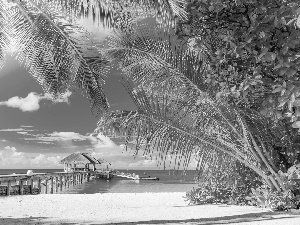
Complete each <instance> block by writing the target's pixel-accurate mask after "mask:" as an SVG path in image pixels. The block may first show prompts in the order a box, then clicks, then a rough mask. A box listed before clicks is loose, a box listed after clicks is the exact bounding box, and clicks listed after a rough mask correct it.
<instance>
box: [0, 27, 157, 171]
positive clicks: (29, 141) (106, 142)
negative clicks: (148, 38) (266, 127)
mask: <svg viewBox="0 0 300 225" xmlns="http://www.w3.org/2000/svg"><path fill="white" fill-rule="evenodd" d="M93 29H95V28H93ZM97 35H98V37H99V38H104V37H105V35H107V34H106V33H105V32H102V31H98V32H97ZM120 77H121V75H120V71H117V70H116V69H113V70H111V72H110V74H109V76H108V78H107V81H106V84H105V87H104V89H105V92H106V94H107V97H108V100H109V103H110V105H111V108H112V109H113V110H114V109H128V110H130V109H134V108H135V107H134V104H133V103H132V101H131V100H130V98H129V96H128V95H127V93H126V91H125V90H124V88H123V87H122V85H121V84H120V83H119V79H120ZM96 123H97V118H95V117H94V116H93V115H92V114H91V111H90V108H89V101H88V99H86V98H84V97H82V96H81V95H80V94H78V93H72V92H69V93H67V95H66V96H64V97H62V98H61V99H57V100H55V101H53V100H52V99H51V97H49V96H47V95H45V94H44V93H43V91H42V88H41V86H40V85H39V84H38V83H37V82H36V80H34V79H33V78H32V77H31V76H30V75H29V73H28V71H27V70H26V69H25V68H24V67H23V66H21V65H19V63H18V61H16V60H15V59H14V58H12V57H11V56H8V57H7V60H6V64H5V66H4V68H2V69H1V70H0V169H10V168H26V169H29V168H32V169H33V168H63V166H62V165H60V164H59V161H60V160H61V159H62V158H64V157H66V156H68V155H69V154H71V153H73V152H77V151H81V152H91V153H93V154H96V156H99V157H102V158H104V159H106V160H107V161H109V162H111V163H112V166H113V168H116V169H118V168H120V169H121V168H128V169H130V168H132V169H133V168H134V169H136V168H143V169H147V168H155V165H156V162H155V161H149V160H143V159H142V158H137V159H134V158H133V157H132V154H133V153H132V152H124V153H123V149H122V148H121V147H120V145H121V144H122V141H121V140H117V139H110V138H108V137H105V136H103V135H93V134H92V132H93V131H94V129H95V128H96Z"/></svg>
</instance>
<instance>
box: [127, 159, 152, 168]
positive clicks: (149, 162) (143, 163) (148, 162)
mask: <svg viewBox="0 0 300 225" xmlns="http://www.w3.org/2000/svg"><path fill="white" fill-rule="evenodd" d="M156 164H157V162H156V160H139V161H137V162H135V163H130V164H129V166H130V167H141V166H142V167H156Z"/></svg>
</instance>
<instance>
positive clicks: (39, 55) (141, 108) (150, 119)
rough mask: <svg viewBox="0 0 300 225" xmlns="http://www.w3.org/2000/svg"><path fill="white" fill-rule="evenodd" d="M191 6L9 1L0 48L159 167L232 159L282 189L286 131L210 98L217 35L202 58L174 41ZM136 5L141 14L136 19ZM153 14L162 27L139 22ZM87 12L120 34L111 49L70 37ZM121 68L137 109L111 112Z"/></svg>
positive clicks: (171, 0)
mask: <svg viewBox="0 0 300 225" xmlns="http://www.w3.org/2000/svg"><path fill="white" fill-rule="evenodd" d="M184 2H185V1H183V0H157V1H152V0H149V1H147V0H146V1H145V0H143V1H139V0H135V1H134V0H128V1H126V2H123V1H122V3H120V1H111V0H99V1H96V0H95V1H88V2H87V1H80V0H78V1H75V0H74V1H69V0H65V1H61V0H60V1H58V0H52V1H47V2H40V1H35V0H25V1H19V0H14V1H5V0H1V1H0V13H1V22H0V23H1V24H0V32H1V36H0V37H1V39H0V44H1V48H0V50H2V49H6V48H10V47H11V46H15V47H17V48H18V49H19V51H18V53H17V54H16V55H15V56H16V57H17V59H18V60H19V61H21V62H24V64H25V66H26V67H27V68H28V70H29V71H30V73H31V75H32V76H33V77H34V78H35V79H37V80H38V81H39V82H40V84H41V85H42V86H43V88H44V90H45V92H48V93H50V94H52V95H53V96H57V95H59V94H60V93H64V92H65V91H66V90H67V89H69V88H71V87H74V86H75V87H77V88H79V89H80V90H84V91H85V93H86V94H87V96H88V97H89V99H90V101H91V105H92V108H93V109H94V110H96V112H98V113H100V114H103V115H104V116H103V117H102V118H101V119H100V120H99V123H98V127H99V129H98V130H101V129H103V130H109V129H110V128H113V129H114V131H116V132H117V133H118V134H120V135H125V136H126V137H127V141H128V140H129V138H130V137H133V138H135V144H136V153H138V152H139V151H141V150H142V151H143V152H144V155H145V156H146V157H151V156H152V157H158V159H160V160H161V161H167V160H168V159H169V158H170V157H174V158H175V163H176V164H177V165H178V166H180V165H182V166H183V167H184V168H186V167H187V165H188V164H189V162H190V161H191V159H192V158H197V159H198V167H199V168H205V167H207V166H215V165H220V166H224V165H226V162H227V161H228V162H229V161H231V160H233V159H234V160H238V161H240V162H241V163H243V164H245V165H247V166H248V167H250V168H252V169H253V170H254V171H255V172H256V173H257V174H258V175H259V176H261V177H262V179H263V180H264V181H265V182H266V183H267V184H268V185H269V186H270V187H272V188H273V189H277V190H281V189H282V190H284V189H285V186H284V184H283V183H282V180H281V178H280V177H279V175H278V171H279V168H278V165H276V164H274V158H276V157H277V156H276V152H275V151H274V150H273V149H272V142H273V141H274V140H276V139H277V137H278V136H277V133H278V132H274V131H276V130H278V129H280V127H278V128H277V127H272V126H273V124H272V123H271V122H269V121H267V120H266V119H265V118H262V117H261V116H260V115H259V114H257V113H256V112H254V111H251V110H245V109H241V108H237V107H234V106H232V105H229V104H227V103H225V102H222V100H221V99H216V98H215V97H213V95H211V92H213V90H212V88H211V87H208V86H207V85H205V82H204V76H201V73H203V72H205V71H206V68H207V67H208V66H209V62H210V58H211V57H213V52H214V51H213V45H214V44H215V43H217V42H218V37H217V36H216V38H215V39H214V40H215V42H210V41H208V40H202V39H201V43H202V47H201V49H200V50H199V49H197V51H195V49H193V48H191V43H187V42H184V41H182V40H180V39H176V38H175V32H173V31H172V30H171V29H170V26H171V27H172V26H175V25H176V18H179V20H185V19H186V13H185V11H184V10H183V9H182V8H183V4H184ZM136 5H138V6H139V9H140V11H137V12H136V13H130V10H128V9H130V8H132V7H135V6H136ZM145 11H147V12H148V11H149V13H150V14H151V13H152V14H153V13H154V15H155V16H156V17H157V18H158V19H157V20H158V22H160V26H159V27H156V26H155V27H153V28H150V27H149V25H143V24H141V23H137V21H138V19H139V18H144V15H145V14H144V15H143V12H145ZM82 14H83V15H92V16H93V17H94V18H95V20H96V19H97V20H100V21H101V20H103V21H104V22H105V23H106V24H107V25H108V26H110V27H112V28H115V29H117V30H116V33H115V35H114V36H112V37H110V38H109V39H108V41H107V42H106V45H104V46H103V47H101V48H100V47H99V45H97V48H98V49H97V50H98V51H99V52H98V53H97V55H95V54H91V53H93V52H91V51H90V50H89V51H87V48H86V45H87V42H84V45H83V44H82V43H80V42H78V41H77V40H76V39H75V38H74V37H72V33H74V31H76V32H83V33H85V30H82V29H80V28H79V27H78V26H76V25H75V23H74V20H76V19H77V17H78V15H82ZM98 15H99V16H98ZM128 18H129V20H128ZM124 21H126V23H125V22H124ZM164 22H167V23H166V24H167V25H164ZM166 31H167V32H166ZM90 46H93V47H94V46H95V43H92V44H90ZM94 49H95V48H94ZM0 56H1V55H0ZM0 60H1V58H0ZM115 62H117V63H119V65H120V67H121V69H122V71H123V73H124V77H125V87H126V88H127V90H128V92H129V93H130V95H131V97H132V99H133V100H134V102H135V103H136V106H137V109H138V110H137V111H133V112H123V111H121V112H119V111H118V112H112V113H110V112H108V109H109V106H108V102H107V100H106V97H105V94H104V92H103V89H102V85H103V82H104V75H105V73H106V72H105V71H106V68H107V66H108V64H109V63H115ZM126 79H128V80H129V81H130V82H133V85H134V88H131V86H130V85H129V84H128V83H127V82H126ZM274 128H276V129H274ZM173 160H174V159H173Z"/></svg>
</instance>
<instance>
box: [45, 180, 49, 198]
mask: <svg viewBox="0 0 300 225" xmlns="http://www.w3.org/2000/svg"><path fill="white" fill-rule="evenodd" d="M45 184H46V186H45V194H47V192H48V179H47V177H46V181H45Z"/></svg>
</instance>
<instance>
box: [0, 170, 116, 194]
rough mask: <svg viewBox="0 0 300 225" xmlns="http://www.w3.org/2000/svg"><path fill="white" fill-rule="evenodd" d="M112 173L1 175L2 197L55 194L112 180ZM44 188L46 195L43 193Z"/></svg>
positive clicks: (0, 189) (0, 192)
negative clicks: (93, 182) (97, 181)
mask: <svg viewBox="0 0 300 225" xmlns="http://www.w3.org/2000/svg"><path fill="white" fill-rule="evenodd" d="M112 177H113V173H111V172H110V171H78V172H77V171H76V172H55V173H35V174H32V175H31V176H28V175H27V174H11V175H0V196H3V195H6V196H9V195H27V194H54V193H58V192H61V191H62V190H64V189H67V188H70V187H72V186H75V185H80V184H83V183H84V182H89V181H90V180H91V178H94V179H100V178H105V179H108V180H109V179H111V178H112ZM42 186H44V188H43V189H44V193H41V190H42Z"/></svg>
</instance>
